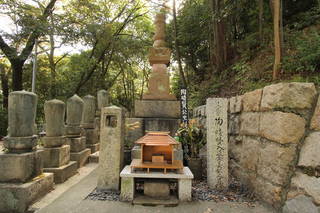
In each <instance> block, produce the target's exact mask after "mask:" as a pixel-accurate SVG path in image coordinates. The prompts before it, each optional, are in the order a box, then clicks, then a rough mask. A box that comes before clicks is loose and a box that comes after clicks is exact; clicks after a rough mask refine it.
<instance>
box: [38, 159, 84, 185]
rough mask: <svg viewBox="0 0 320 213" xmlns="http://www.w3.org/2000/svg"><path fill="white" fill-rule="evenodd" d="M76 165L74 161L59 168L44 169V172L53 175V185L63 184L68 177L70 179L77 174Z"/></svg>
mask: <svg viewBox="0 0 320 213" xmlns="http://www.w3.org/2000/svg"><path fill="white" fill-rule="evenodd" d="M77 169H78V164H77V162H76V161H70V162H69V163H68V164H67V165H64V166H60V167H59V168H44V169H43V171H44V172H48V173H53V174H54V182H55V183H63V182H65V181H66V180H67V179H68V178H69V177H72V176H73V175H75V174H76V173H77Z"/></svg>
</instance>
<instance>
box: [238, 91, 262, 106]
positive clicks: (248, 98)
mask: <svg viewBox="0 0 320 213" xmlns="http://www.w3.org/2000/svg"><path fill="white" fill-rule="evenodd" d="M261 96H262V89H257V90H254V91H252V92H247V93H245V94H244V95H243V98H242V104H243V111H244V112H257V111H260V102H261Z"/></svg>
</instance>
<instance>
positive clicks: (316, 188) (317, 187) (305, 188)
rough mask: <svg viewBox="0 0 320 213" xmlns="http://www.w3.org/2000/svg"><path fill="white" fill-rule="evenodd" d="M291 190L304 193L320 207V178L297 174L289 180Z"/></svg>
mask: <svg viewBox="0 0 320 213" xmlns="http://www.w3.org/2000/svg"><path fill="white" fill-rule="evenodd" d="M291 188H293V189H295V190H297V191H298V192H299V191H300V192H302V193H304V192H305V193H306V194H307V195H309V196H310V197H312V199H313V201H314V202H315V203H316V204H317V205H320V178H316V177H310V176H308V175H306V174H303V173H300V172H297V173H296V175H295V176H294V177H293V178H292V180H291Z"/></svg>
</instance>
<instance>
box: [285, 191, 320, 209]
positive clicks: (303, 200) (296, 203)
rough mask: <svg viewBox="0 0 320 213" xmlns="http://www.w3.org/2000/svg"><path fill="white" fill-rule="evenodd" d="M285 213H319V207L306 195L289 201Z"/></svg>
mask: <svg viewBox="0 0 320 213" xmlns="http://www.w3.org/2000/svg"><path fill="white" fill-rule="evenodd" d="M282 212H283V213H319V211H318V207H317V206H316V205H314V204H313V203H312V199H311V198H310V197H307V196H305V195H299V196H297V197H295V198H294V199H291V200H287V202H286V203H285V205H284V207H283V210H282Z"/></svg>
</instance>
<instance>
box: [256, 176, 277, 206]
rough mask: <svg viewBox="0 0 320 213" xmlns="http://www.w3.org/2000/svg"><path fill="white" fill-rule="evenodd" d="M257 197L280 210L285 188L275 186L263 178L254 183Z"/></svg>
mask: <svg viewBox="0 0 320 213" xmlns="http://www.w3.org/2000/svg"><path fill="white" fill-rule="evenodd" d="M254 193H255V195H256V196H257V197H258V198H259V199H261V200H263V201H264V202H266V203H268V204H270V205H272V206H273V207H275V208H280V206H281V198H282V194H283V188H282V187H279V186H276V185H273V184H272V183H270V182H268V181H266V180H265V179H263V178H259V177H258V178H257V179H256V181H255V182H254Z"/></svg>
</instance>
